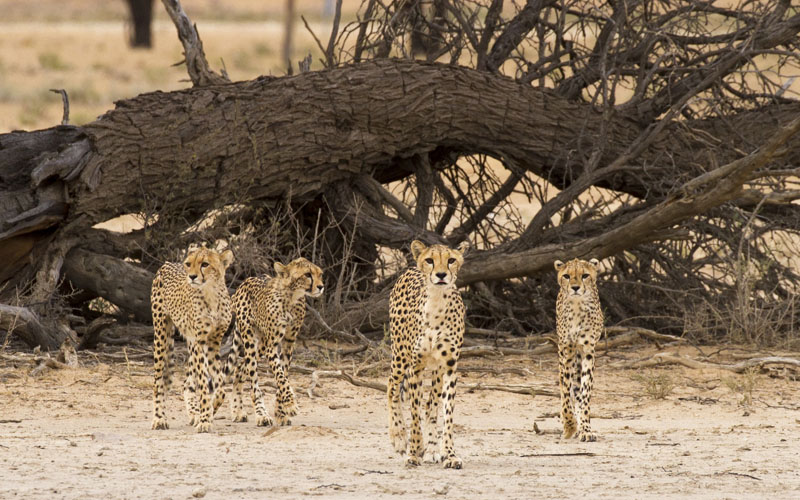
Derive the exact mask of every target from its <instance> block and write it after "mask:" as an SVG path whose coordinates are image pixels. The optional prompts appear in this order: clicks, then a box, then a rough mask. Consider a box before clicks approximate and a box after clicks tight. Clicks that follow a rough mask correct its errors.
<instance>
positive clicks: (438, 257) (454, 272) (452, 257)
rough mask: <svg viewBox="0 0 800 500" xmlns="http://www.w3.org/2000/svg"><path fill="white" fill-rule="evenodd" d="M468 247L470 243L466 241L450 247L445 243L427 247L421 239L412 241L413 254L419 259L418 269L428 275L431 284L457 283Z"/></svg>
mask: <svg viewBox="0 0 800 500" xmlns="http://www.w3.org/2000/svg"><path fill="white" fill-rule="evenodd" d="M467 248H469V243H468V242H466V241H465V242H463V243H461V244H460V245H459V246H458V248H449V247H446V246H444V245H431V246H429V247H426V246H425V244H424V243H422V242H421V241H419V240H414V241H412V242H411V255H412V256H413V257H414V260H416V261H417V269H419V270H420V271H422V274H424V275H425V276H428V279H429V280H430V284H432V285H435V286H443V287H446V286H452V285H455V282H456V278H457V277H458V270H459V269H461V265H462V264H463V263H464V252H466V251H467Z"/></svg>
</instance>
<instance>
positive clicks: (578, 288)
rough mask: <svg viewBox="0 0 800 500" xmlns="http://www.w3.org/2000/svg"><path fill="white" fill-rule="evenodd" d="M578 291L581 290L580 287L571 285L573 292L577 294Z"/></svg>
mask: <svg viewBox="0 0 800 500" xmlns="http://www.w3.org/2000/svg"><path fill="white" fill-rule="evenodd" d="M580 289H581V286H580V285H572V290H573V291H575V292H577V291H578V290H580Z"/></svg>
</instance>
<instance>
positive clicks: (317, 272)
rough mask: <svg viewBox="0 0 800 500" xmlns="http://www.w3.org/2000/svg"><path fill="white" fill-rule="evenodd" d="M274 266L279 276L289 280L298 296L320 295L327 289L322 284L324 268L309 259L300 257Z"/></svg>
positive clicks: (290, 285)
mask: <svg viewBox="0 0 800 500" xmlns="http://www.w3.org/2000/svg"><path fill="white" fill-rule="evenodd" d="M273 267H274V268H275V272H276V273H277V275H278V276H279V277H281V278H284V279H286V280H288V283H289V287H290V288H291V289H292V290H294V291H295V292H296V293H295V295H296V296H298V297H302V296H303V295H308V296H309V297H319V296H320V295H322V291H323V290H324V289H325V285H323V284H322V269H320V268H319V267H318V266H316V265H314V264H312V263H311V262H310V261H308V260H307V259H304V258H302V257H300V258H299V259H294V260H293V261H291V262H289V263H288V264H286V265H283V264H281V263H280V262H276V263H275V265H274V266H273Z"/></svg>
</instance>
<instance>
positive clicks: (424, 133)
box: [0, 60, 800, 321]
mask: <svg viewBox="0 0 800 500" xmlns="http://www.w3.org/2000/svg"><path fill="white" fill-rule="evenodd" d="M798 112H800V105H798V104H796V103H795V104H787V105H775V106H773V107H768V108H763V109H760V110H758V111H749V112H742V113H740V114H739V115H738V116H733V117H729V118H727V119H726V120H724V121H723V120H713V119H710V120H703V121H694V122H683V123H680V124H672V125H668V126H666V127H665V129H664V130H663V131H662V132H661V133H660V134H659V135H658V137H657V138H656V140H654V141H653V142H652V144H651V145H650V146H649V147H648V148H647V149H646V150H645V151H644V152H643V153H642V154H641V155H640V156H639V157H638V158H636V159H635V161H633V162H632V163H633V164H632V165H630V167H628V168H626V169H621V170H620V171H619V173H617V174H615V175H613V176H611V177H609V178H607V179H605V180H604V181H603V182H602V183H600V184H601V185H605V186H608V187H611V188H613V189H616V190H619V191H622V192H626V193H630V194H633V195H635V196H637V197H640V198H642V199H645V200H646V201H648V202H649V200H666V201H665V202H664V203H671V202H675V199H674V198H669V196H670V195H671V193H673V192H674V191H675V190H676V189H677V188H678V187H679V186H680V185H681V183H683V182H686V181H688V180H689V179H691V178H694V177H696V176H698V175H700V174H702V172H704V171H705V170H708V169H709V168H711V166H712V165H715V164H723V163H730V162H732V161H735V160H737V159H740V158H741V157H742V156H744V155H745V154H746V153H747V152H750V151H752V150H753V149H754V148H755V147H756V146H758V145H760V144H763V143H765V142H766V140H767V139H768V138H769V137H770V136H771V135H773V134H774V131H775V129H776V126H775V124H781V123H787V122H788V121H789V120H790V118H793V117H794V116H796V115H797V114H798ZM602 118H603V117H602V116H601V115H600V114H599V113H598V112H596V111H595V110H594V108H592V107H591V106H590V105H588V104H584V103H579V102H574V101H569V100H566V99H563V98H560V97H558V96H556V95H553V94H551V93H550V92H548V91H546V90H542V89H536V88H532V87H530V86H527V85H522V84H519V83H517V82H514V81H512V80H510V79H507V78H505V77H502V76H498V75H494V74H490V73H487V72H479V71H475V70H470V69H466V68H461V67H453V66H444V65H438V64H426V63H419V62H412V61H396V60H382V61H375V62H368V63H363V64H359V65H354V66H347V67H342V68H337V69H333V70H330V71H323V72H308V73H303V74H301V75H297V76H294V77H287V78H280V79H277V78H267V77H263V78H259V79H257V80H254V81H249V82H239V83H234V84H225V85H208V86H204V87H199V88H193V89H187V90H183V91H176V92H170V93H161V92H155V93H150V94H144V95H141V96H139V97H136V98H133V99H130V100H126V101H121V102H119V103H118V104H117V107H116V109H115V110H112V111H109V112H108V113H106V114H105V115H104V116H102V117H100V119H98V120H97V121H96V122H94V123H91V124H89V125H87V126H85V127H56V128H53V129H49V130H45V131H37V132H31V133H23V132H15V133H12V134H5V135H0V191H2V192H3V197H2V199H0V205H2V206H1V207H0V208H2V212H1V213H0V243H2V245H0V249H2V250H0V257H2V261H0V262H2V264H0V277H3V281H5V282H6V284H7V285H8V284H10V285H12V286H8V287H7V288H6V291H8V290H13V285H14V284H18V283H19V281H18V280H19V279H20V276H25V273H24V272H21V271H24V269H25V267H26V266H27V265H28V263H29V262H30V260H31V259H30V258H31V256H32V255H33V254H32V252H34V251H35V250H36V248H43V247H46V245H47V242H48V241H49V239H50V238H54V237H58V238H63V237H65V236H66V235H65V234H62V233H64V232H67V228H69V230H70V231H85V230H86V229H88V228H89V227H90V226H91V225H92V224H94V223H97V222H100V221H103V220H107V219H109V218H112V217H115V216H117V215H120V214H123V213H131V212H152V211H158V210H159V209H162V208H164V207H167V206H168V207H180V208H181V209H183V210H184V211H186V212H188V213H193V214H196V215H198V216H200V215H202V214H203V213H204V212H205V211H207V210H209V209H212V208H216V207H219V206H221V205H224V204H230V203H234V202H236V201H237V200H240V199H243V198H245V199H248V200H256V201H257V200H281V199H285V198H286V197H287V195H290V196H291V198H292V199H293V200H295V201H298V202H303V201H309V200H314V199H317V198H319V197H320V196H321V195H322V196H324V195H332V194H334V191H335V190H334V189H333V188H334V187H338V188H337V189H341V188H347V187H353V188H355V189H356V190H358V189H359V186H360V185H363V184H364V183H363V176H365V175H369V176H372V177H373V178H375V179H376V180H377V181H379V182H388V181H391V180H396V179H402V178H405V177H407V176H410V175H413V173H414V170H413V169H409V168H408V160H409V159H410V158H414V157H419V158H430V160H431V164H435V163H436V162H437V160H438V159H440V158H443V157H446V156H448V155H464V154H474V153H482V154H487V155H490V156H493V157H497V158H501V159H504V160H507V161H508V162H509V163H511V164H514V165H516V166H518V168H520V169H523V170H527V171H530V172H533V173H535V174H537V175H539V176H541V177H543V178H546V179H547V180H549V181H550V182H552V183H554V184H555V185H556V186H559V187H566V186H569V185H570V183H571V182H572V180H573V179H575V178H576V177H577V176H578V175H580V174H581V173H582V172H583V171H584V169H585V167H586V165H588V164H589V162H588V158H587V157H586V156H587V155H588V154H589V153H590V152H591V151H592V148H591V147H590V146H591V144H592V143H593V142H594V141H596V140H597V139H598V137H602V138H603V140H604V141H605V148H604V150H603V152H602V155H601V157H600V158H599V161H598V162H597V167H598V168H602V167H604V166H605V165H606V164H608V163H609V162H612V161H614V160H616V159H617V158H618V157H619V156H620V154H621V153H622V152H623V151H625V150H626V148H628V146H629V145H630V143H631V142H632V141H634V140H635V139H636V138H637V137H638V136H639V135H640V133H641V132H642V126H641V125H640V124H639V123H637V122H635V121H632V120H629V119H627V118H625V117H621V116H613V115H612V116H611V117H610V118H607V119H606V120H603V119H602ZM787 150H788V153H787V154H786V155H785V157H784V158H783V160H782V163H780V164H776V165H777V166H782V165H785V164H793V163H794V164H796V163H797V161H798V159H799V158H800V140H798V139H797V138H796V137H794V138H791V139H789V141H788V143H787ZM698 151H702V153H701V154H698ZM663 158H670V162H669V168H667V167H666V166H664V165H665V164H664V163H663ZM676 165H677V166H678V169H679V170H678V171H679V172H680V174H679V175H675V171H676V170H675V168H676V167H675V166H676ZM759 165H763V166H766V164H759ZM667 173H669V175H667ZM359 179H361V180H359ZM378 194H379V196H383V197H384V199H386V197H385V193H384V194H381V193H378ZM737 194H738V192H737V191H736V190H734V191H731V192H729V193H728V192H726V195H725V199H729V198H731V197H733V198H735V196H736V195H737ZM721 200H722V198H720V199H719V200H716V201H715V202H714V203H716V205H718V204H719V203H721V202H722V201H721ZM712 201H713V200H712ZM681 203H683V202H681ZM714 203H712V204H709V205H707V206H708V207H710V206H716V205H715V204H714ZM646 206H648V205H645V207H646ZM707 206H706V205H702V206H700V205H692V206H690V207H689V208H691V210H682V211H681V210H677V211H675V210H673V209H672V208H670V207H669V206H666V207H664V210H666V212H665V213H666V214H667V215H664V216H663V218H662V219H656V220H655V221H654V222H653V221H651V222H652V223H648V225H644V226H627V227H628V229H631V228H639V229H641V230H639V231H631V232H625V237H626V238H627V239H623V238H620V237H619V234H620V233H619V232H617V233H613V235H612V236H608V235H605V236H603V235H600V236H593V237H590V238H583V239H579V240H577V241H573V242H570V243H569V244H564V245H549V246H544V247H541V248H533V249H522V250H516V251H514V252H513V253H509V252H508V249H504V250H503V251H501V252H497V251H479V252H475V253H474V254H472V255H471V256H470V257H469V261H470V265H469V266H465V268H464V271H463V273H462V277H461V282H462V283H464V284H466V283H471V282H475V281H479V280H485V279H497V278H503V277H510V276H521V275H526V274H530V273H531V272H534V271H536V270H539V269H543V268H544V267H545V266H547V265H549V263H550V262H551V261H552V259H553V258H555V256H556V253H558V255H560V257H559V258H563V256H564V255H566V254H569V255H583V254H588V253H591V252H594V253H595V254H596V255H610V254H612V253H613V252H614V251H616V250H619V249H620V248H625V247H624V244H635V243H636V242H642V241H648V238H652V237H653V235H652V229H653V228H655V227H658V228H665V227H666V228H668V227H669V226H670V225H672V224H675V223H676V222H678V221H680V220H681V217H689V216H691V215H692V214H693V213H700V212H697V210H701V211H702V210H705V209H706V208H707ZM344 208H347V207H346V206H345V207H344ZM692 210H695V211H694V212H693V211H692ZM641 214H649V215H653V213H649V212H645V211H644V209H643V210H642V211H641V212H637V211H633V213H631V214H628V218H629V219H630V220H633V218H635V217H636V216H640V215H641ZM405 215H406V216H409V215H410V219H411V220H405V221H404V220H400V219H393V218H388V217H386V216H385V215H382V214H380V213H378V212H375V213H373V214H369V213H366V214H365V216H371V217H372V219H371V221H374V223H369V224H367V225H366V226H363V227H365V231H366V232H365V233H364V235H365V237H366V238H367V239H369V240H372V241H374V242H375V243H379V244H384V245H389V246H396V247H399V246H402V245H403V244H404V242H406V241H408V240H409V239H411V238H412V237H420V236H421V237H423V238H428V241H429V242H434V241H443V240H442V236H441V235H438V234H436V233H433V232H429V231H424V230H422V229H421V228H419V227H418V226H415V225H414V224H413V222H414V219H415V217H414V214H410V213H406V214H405ZM656 215H657V214H656ZM401 219H402V214H401ZM366 220H367V221H370V219H366ZM641 220H643V219H636V223H637V224H639V223H640V222H641ZM633 223H634V222H631V224H633ZM622 227H625V226H622ZM614 235H615V236H614ZM598 238H599V239H598ZM614 238H616V239H614ZM79 256H84V257H85V254H84V253H82V251H73V252H72V253H70V254H69V256H68V257H67V259H66V260H65V262H64V265H65V270H66V274H67V277H68V278H69V279H70V280H71V281H72V280H73V279H74V281H75V283H77V284H78V286H79V287H81V288H87V289H91V290H94V291H96V292H97V293H98V294H99V295H101V296H104V297H106V298H108V299H109V300H110V301H111V302H113V303H115V304H116V303H118V305H120V306H121V307H122V308H124V309H126V310H129V311H131V312H133V313H134V314H135V315H136V317H137V318H139V319H140V320H143V321H147V320H148V319H149V310H148V308H146V307H145V306H146V303H147V302H146V301H147V296H148V293H146V290H148V289H149V284H150V283H149V277H146V276H145V275H144V274H142V273H138V274H137V273H135V272H133V271H132V269H124V270H120V268H119V267H118V266H119V265H120V264H119V263H114V264H113V266H117V267H110V266H112V264H109V263H108V262H104V261H103V260H102V257H93V258H91V259H88V260H87V259H84V260H81V259H80V258H79ZM34 260H35V259H34ZM81 266H83V267H81ZM89 266H94V267H89ZM129 266H131V267H135V266H133V265H130V264H129ZM123 267H124V266H123ZM107 269H117V271H116V272H114V273H113V274H104V273H106V271H107ZM120 278H122V279H129V280H131V281H132V282H133V281H135V282H136V285H135V286H134V285H131V287H130V290H132V291H126V290H125V287H124V286H123V287H122V288H118V287H119V285H118V284H116V281H118V280H119V279H120ZM112 281H114V282H113V283H112ZM115 287H117V288H115ZM115 297H116V298H115ZM131 301H132V302H131ZM362 316H363V314H362Z"/></svg>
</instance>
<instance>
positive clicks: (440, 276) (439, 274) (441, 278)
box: [436, 273, 447, 280]
mask: <svg viewBox="0 0 800 500" xmlns="http://www.w3.org/2000/svg"><path fill="white" fill-rule="evenodd" d="M436 277H437V278H439V279H440V280H443V279H445V278H447V273H436Z"/></svg>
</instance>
